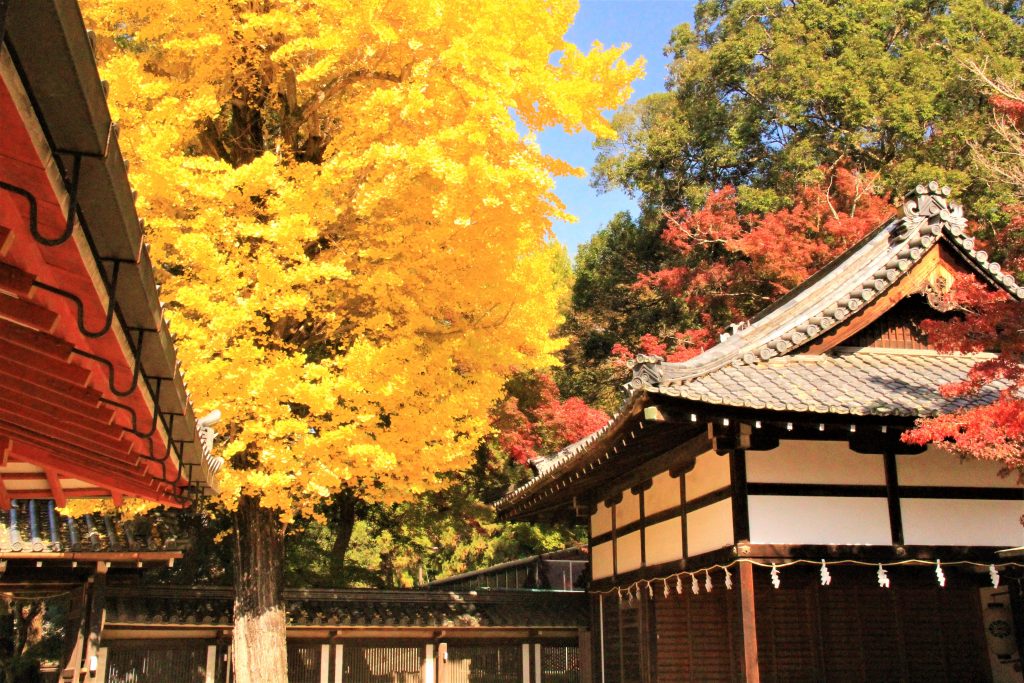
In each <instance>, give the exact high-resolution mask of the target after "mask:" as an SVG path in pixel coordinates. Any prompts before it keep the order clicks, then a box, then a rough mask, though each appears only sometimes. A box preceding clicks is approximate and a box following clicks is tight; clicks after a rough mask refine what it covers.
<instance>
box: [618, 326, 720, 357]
mask: <svg viewBox="0 0 1024 683" xmlns="http://www.w3.org/2000/svg"><path fill="white" fill-rule="evenodd" d="M637 344H638V346H639V348H640V351H639V352H640V353H642V354H645V355H648V356H660V357H661V358H664V359H665V360H667V361H669V362H670V363H682V362H683V361H686V360H690V359H691V358H693V357H694V356H696V355H698V354H700V352H701V351H703V350H704V349H706V348H708V347H709V346H711V334H710V333H709V332H708V331H707V330H705V329H698V330H686V331H685V332H674V333H673V334H672V339H671V342H669V341H662V340H661V339H659V338H658V337H656V336H654V335H653V334H645V335H643V336H642V337H640V339H639V341H638V342H637ZM669 344H671V347H670V346H669ZM612 355H613V356H614V357H615V358H616V360H618V361H619V362H620V363H625V362H626V361H627V360H629V359H631V358H633V357H634V356H635V355H636V354H634V353H633V352H632V351H630V350H629V348H628V347H626V346H624V345H622V344H614V345H613V346H612Z"/></svg>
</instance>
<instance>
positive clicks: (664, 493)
mask: <svg viewBox="0 0 1024 683" xmlns="http://www.w3.org/2000/svg"><path fill="white" fill-rule="evenodd" d="M679 503H680V500H679V479H678V478H676V477H673V476H672V475H671V474H669V473H668V472H662V473H661V474H659V475H658V476H656V477H654V479H652V480H651V488H649V489H647V490H646V491H644V514H645V515H648V516H650V515H653V514H655V513H656V512H661V511H662V510H668V509H669V508H673V507H675V506H677V505H679Z"/></svg>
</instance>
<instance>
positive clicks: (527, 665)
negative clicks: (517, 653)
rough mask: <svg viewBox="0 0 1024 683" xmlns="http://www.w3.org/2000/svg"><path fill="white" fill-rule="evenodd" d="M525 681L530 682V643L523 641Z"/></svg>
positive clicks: (524, 682)
mask: <svg viewBox="0 0 1024 683" xmlns="http://www.w3.org/2000/svg"><path fill="white" fill-rule="evenodd" d="M523 683H530V644H529V643H523Z"/></svg>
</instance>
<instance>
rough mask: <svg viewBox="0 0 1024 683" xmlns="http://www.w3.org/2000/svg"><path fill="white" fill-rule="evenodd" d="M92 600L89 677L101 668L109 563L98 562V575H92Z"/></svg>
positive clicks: (87, 656)
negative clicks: (100, 659)
mask: <svg viewBox="0 0 1024 683" xmlns="http://www.w3.org/2000/svg"><path fill="white" fill-rule="evenodd" d="M91 581H92V599H91V600H90V605H89V636H88V639H87V640H86V641H85V670H86V671H87V672H89V677H90V678H93V677H95V675H96V669H97V668H98V667H99V650H100V639H101V638H102V636H103V622H104V621H106V618H107V563H106V562H97V563H96V573H94V574H93V575H92V579H91Z"/></svg>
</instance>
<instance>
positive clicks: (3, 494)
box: [0, 478, 11, 511]
mask: <svg viewBox="0 0 1024 683" xmlns="http://www.w3.org/2000/svg"><path fill="white" fill-rule="evenodd" d="M10 509H11V496H10V494H8V493H7V486H6V485H5V484H4V480H3V478H0V510H4V511H7V510H10Z"/></svg>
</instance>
